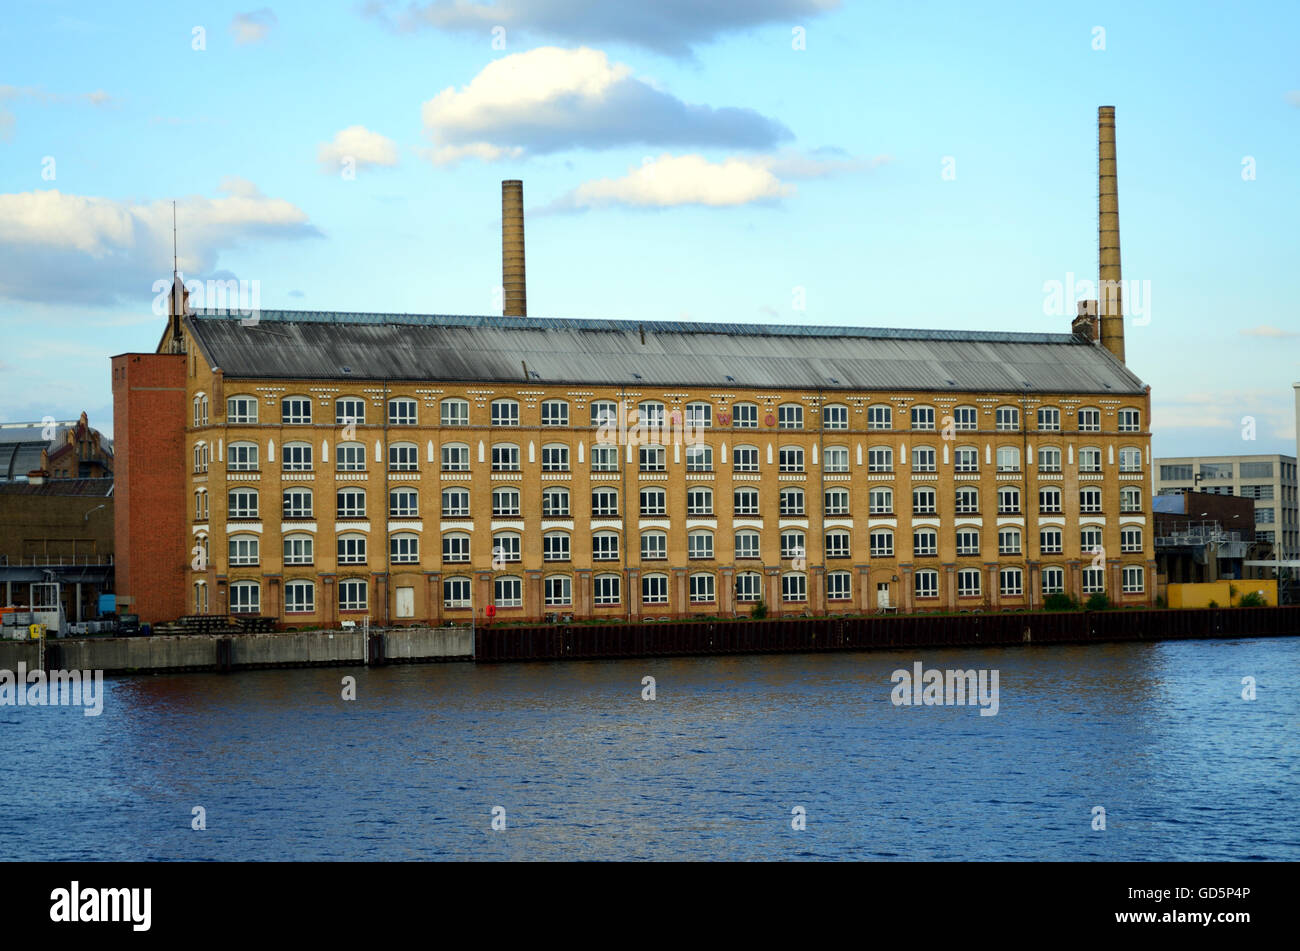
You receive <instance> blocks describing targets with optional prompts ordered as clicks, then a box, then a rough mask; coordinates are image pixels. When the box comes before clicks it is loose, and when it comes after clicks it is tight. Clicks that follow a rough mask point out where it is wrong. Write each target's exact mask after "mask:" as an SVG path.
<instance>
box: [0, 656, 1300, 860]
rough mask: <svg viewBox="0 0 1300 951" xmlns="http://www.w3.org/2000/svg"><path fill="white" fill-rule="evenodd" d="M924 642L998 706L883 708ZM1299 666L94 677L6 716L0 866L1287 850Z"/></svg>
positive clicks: (708, 664)
mask: <svg viewBox="0 0 1300 951" xmlns="http://www.w3.org/2000/svg"><path fill="white" fill-rule="evenodd" d="M918 660H919V661H921V662H922V663H923V664H924V665H925V667H926V668H938V669H976V670H980V669H983V670H996V671H997V672H998V686H999V704H998V712H997V714H996V715H995V716H981V715H979V708H978V707H975V706H896V705H895V704H894V703H893V702H891V691H892V689H893V684H892V683H891V679H890V678H891V674H892V673H893V671H895V670H896V669H907V670H909V671H910V670H911V669H912V665H913V664H914V663H915V662H916V661H918ZM1298 672H1300V638H1294V637H1293V638H1260V639H1252V640H1224V641H1168V642H1162V643H1145V644H1117V645H1100V646H1089V647H1061V646H1055V647H1028V648H1025V647H1016V648H1003V649H974V648H972V649H951V650H933V651H921V652H917V651H897V652H864V653H842V654H805V655H781V656H754V657H717V658H686V659H677V658H673V659H658V660H618V661H589V662H567V663H549V664H547V663H532V664H501V665H483V666H475V665H473V664H466V663H457V664H435V665H427V666H405V667H384V668H377V669H373V670H368V669H364V668H330V669H311V670H301V669H300V670H275V671H255V672H247V673H238V674H232V675H218V674H185V675H171V676H141V677H121V678H110V679H108V680H106V681H105V691H106V693H105V697H104V708H103V713H102V714H101V715H100V716H97V717H87V716H84V715H83V712H82V710H80V709H77V708H66V707H64V708H59V707H36V708H33V707H13V706H4V707H0V859H5V860H12V859H42V860H43V859H54V860H57V859H76V860H99V859H119V860H140V859H187V860H195V859H197V860H205V859H234V860H243V859H253V860H262V859H289V860H333V859H359V860H367V859H468V860H477V859H521V860H522V859H688V860H693V859H734V860H752V859H867V860H870V859H883V860H900V859H981V860H988V859H1052V860H1075V859H1082V860H1089V859H1139V860H1141V859H1171V860H1181V859H1229V860H1231V859H1274V860H1291V861H1295V860H1297V859H1300V821H1297V820H1298V819H1300V775H1298V773H1297V765H1298V764H1300V690H1297V688H1296V675H1297V673H1298ZM349 676H351V677H355V678H356V699H355V700H344V699H342V692H343V685H342V683H343V678H345V677H349ZM646 676H651V677H653V678H655V699H653V700H647V699H642V691H643V686H642V678H644V677H646ZM1245 677H1251V678H1254V683H1255V690H1256V698H1255V699H1254V700H1245V699H1243V697H1242V691H1243V690H1244V689H1245V688H1244V687H1243V684H1242V680H1243V678H1245ZM1098 806H1100V807H1102V808H1103V809H1104V810H1105V826H1106V827H1105V829H1104V830H1103V829H1099V828H1094V825H1096V824H1097V823H1098V819H1097V818H1095V817H1094V809H1095V807H1098ZM195 807H201V808H202V810H203V815H204V818H205V822H206V828H205V829H202V830H196V829H194V828H192V825H193V824H194V822H195V820H194V815H195ZM494 807H501V808H502V809H504V824H505V828H504V830H494V829H493V828H492V824H493V814H492V813H493V809H494ZM795 807H802V809H803V811H804V815H803V822H804V823H805V824H806V827H805V828H803V829H800V830H796V829H794V828H792V821H793V820H795V819H796V818H797V817H796V816H795V813H794V812H792V810H794V809H795Z"/></svg>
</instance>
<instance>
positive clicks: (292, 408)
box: [280, 396, 311, 425]
mask: <svg viewBox="0 0 1300 951" xmlns="http://www.w3.org/2000/svg"><path fill="white" fill-rule="evenodd" d="M280 422H281V423H284V424H285V425H306V424H307V423H310V422H311V397H309V396H286V397H284V398H283V399H281V400H280Z"/></svg>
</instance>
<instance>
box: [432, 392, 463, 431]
mask: <svg viewBox="0 0 1300 951" xmlns="http://www.w3.org/2000/svg"><path fill="white" fill-rule="evenodd" d="M438 421H439V422H440V423H441V424H442V425H443V426H468V425H469V400H462V399H456V398H451V399H445V400H443V401H442V402H441V403H439V404H438Z"/></svg>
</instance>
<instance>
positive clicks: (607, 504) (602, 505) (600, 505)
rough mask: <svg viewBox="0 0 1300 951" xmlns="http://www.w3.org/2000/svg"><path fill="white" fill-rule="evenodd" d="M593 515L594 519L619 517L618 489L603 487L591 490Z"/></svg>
mask: <svg viewBox="0 0 1300 951" xmlns="http://www.w3.org/2000/svg"><path fill="white" fill-rule="evenodd" d="M591 514H592V517H593V518H596V517H601V518H607V517H610V516H617V515H618V489H615V488H612V487H610V486H601V487H600V488H597V489H592V490H591Z"/></svg>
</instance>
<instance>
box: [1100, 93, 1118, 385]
mask: <svg viewBox="0 0 1300 951" xmlns="http://www.w3.org/2000/svg"><path fill="white" fill-rule="evenodd" d="M1097 251H1098V263H1099V264H1100V272H1101V273H1100V274H1099V275H1098V276H1099V277H1100V281H1099V284H1098V288H1097V297H1098V300H1099V302H1100V311H1101V345H1102V346H1103V347H1105V348H1106V349H1107V350H1109V351H1110V352H1111V353H1113V354H1115V356H1116V357H1118V358H1119V361H1120V362H1121V363H1123V362H1124V302H1123V295H1122V293H1121V289H1122V284H1121V281H1122V277H1121V272H1120V260H1119V182H1118V180H1117V178H1116V169H1115V107H1114V106H1101V107H1099V108H1098V109H1097Z"/></svg>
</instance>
